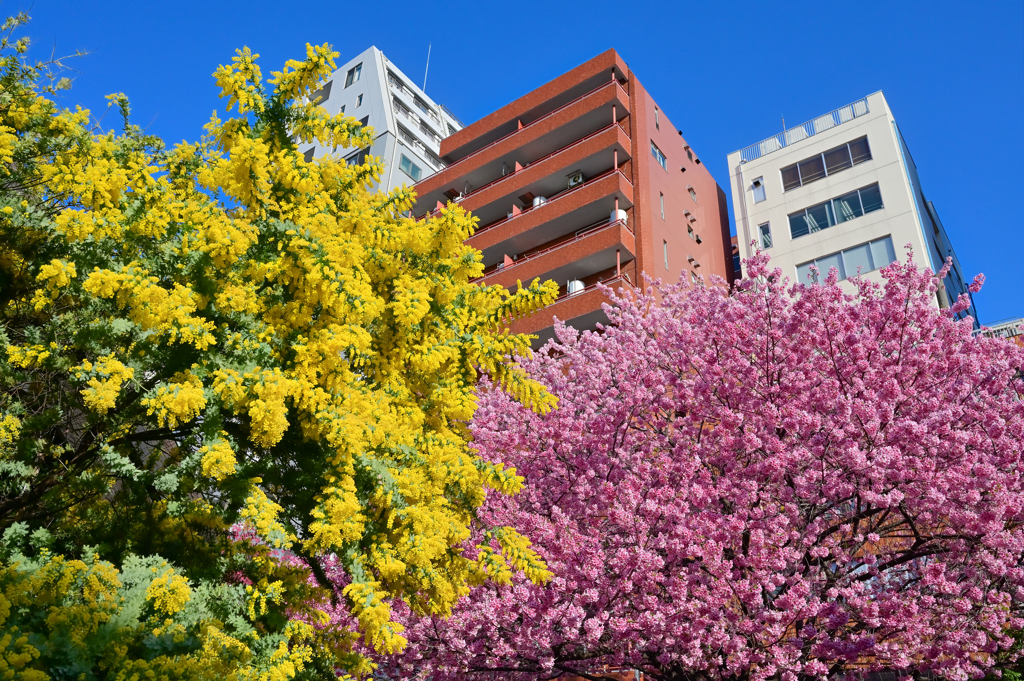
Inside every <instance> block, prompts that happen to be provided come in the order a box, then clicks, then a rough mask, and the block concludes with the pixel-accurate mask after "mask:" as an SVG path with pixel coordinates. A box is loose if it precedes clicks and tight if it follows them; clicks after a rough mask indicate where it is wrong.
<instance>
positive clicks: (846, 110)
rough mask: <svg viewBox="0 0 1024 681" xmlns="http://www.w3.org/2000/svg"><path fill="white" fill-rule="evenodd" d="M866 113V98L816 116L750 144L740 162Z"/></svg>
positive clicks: (741, 153)
mask: <svg viewBox="0 0 1024 681" xmlns="http://www.w3.org/2000/svg"><path fill="white" fill-rule="evenodd" d="M866 113H868V98H867V97H865V98H864V99H859V100H857V101H856V102H854V103H853V104H847V105H846V106H843V107H840V108H838V109H836V110H835V111H830V112H829V113H827V114H825V115H824V116H818V117H817V118H815V119H814V120H812V121H807V122H806V123H802V124H800V125H798V126H796V127H795V128H790V129H789V130H786V131H785V132H780V133H779V134H778V135H772V136H771V137H769V138H768V139H766V140H764V141H763V142H758V143H757V144H751V145H750V146H749V147H747V148H746V149H741V150H740V162H741V163H746V162H747V161H753V160H754V159H757V158H761V157H762V156H765V155H766V154H770V153H772V152H773V151H778V150H779V149H782V148H783V147H788V146H789V145H791V144H796V143H797V142H800V141H801V140H805V139H807V138H808V137H812V136H814V135H817V134H818V133H821V132H825V131H826V130H829V129H831V128H834V127H836V126H837V125H842V124H843V123H846V122H847V121H852V120H853V119H854V118H858V117H860V116H863V115H864V114H866Z"/></svg>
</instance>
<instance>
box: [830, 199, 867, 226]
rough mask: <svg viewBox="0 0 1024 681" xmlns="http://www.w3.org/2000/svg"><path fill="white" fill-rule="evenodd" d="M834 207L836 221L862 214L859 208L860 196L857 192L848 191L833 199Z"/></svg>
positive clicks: (844, 220) (850, 218) (843, 220)
mask: <svg viewBox="0 0 1024 681" xmlns="http://www.w3.org/2000/svg"><path fill="white" fill-rule="evenodd" d="M833 203H834V204H835V208H836V222H846V221H847V220H852V219H854V218H859V217H860V216H861V215H864V211H862V210H861V208H860V197H858V196H857V192H850V193H849V194H846V195H844V196H840V197H839V198H838V199H833Z"/></svg>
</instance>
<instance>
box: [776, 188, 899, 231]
mask: <svg viewBox="0 0 1024 681" xmlns="http://www.w3.org/2000/svg"><path fill="white" fill-rule="evenodd" d="M871 189H874V190H876V191H877V193H878V205H877V206H873V207H872V208H871V210H865V203H864V195H863V192H865V191H868V190H871ZM854 192H856V194H857V201H858V202H859V203H860V213H857V214H855V215H853V216H852V217H849V218H847V219H845V220H842V221H840V220H839V219H838V218H837V217H836V206H835V202H836V201H837V200H839V199H841V198H844V197H846V196H849V195H851V194H853V193H854ZM819 208H824V210H825V217H826V220H825V221H826V223H827V224H825V225H824V226H819V227H818V228H817V229H815V230H813V231H811V227H810V224H808V222H807V216H808V215H809V214H810V212H811V211H812V210H816V209H819ZM883 208H885V202H884V201H883V200H882V190H881V188H880V187H879V186H878V183H877V182H873V183H871V184H869V185H865V186H863V187H858V188H857V189H854V190H851V191H848V192H843V193H842V194H839V195H838V196H834V197H832V198H831V199H829V200H828V201H822V202H820V203H816V204H814V205H813V206H808V207H807V208H804V209H803V210H798V211H796V212H795V213H789V214H788V215H787V216H786V219H787V221H788V222H789V238H790V239H800V238H802V237H805V236H808V235H809V234H817V233H818V232H821V231H824V230H826V229H830V228H832V227H835V226H836V225H841V224H844V223H847V222H850V221H852V220H856V219H857V218H860V217H864V216H865V215H867V214H868V213H874V212H875V211H879V210H882V209H883ZM794 218H804V225H803V227H804V229H806V231H802V230H800V233H799V234H796V233H794V231H793V219H794Z"/></svg>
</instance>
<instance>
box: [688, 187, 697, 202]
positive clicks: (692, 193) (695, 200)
mask: <svg viewBox="0 0 1024 681" xmlns="http://www.w3.org/2000/svg"><path fill="white" fill-rule="evenodd" d="M689 189H690V198H691V199H693V202H694V203H697V192H695V191H693V187H690V188H689Z"/></svg>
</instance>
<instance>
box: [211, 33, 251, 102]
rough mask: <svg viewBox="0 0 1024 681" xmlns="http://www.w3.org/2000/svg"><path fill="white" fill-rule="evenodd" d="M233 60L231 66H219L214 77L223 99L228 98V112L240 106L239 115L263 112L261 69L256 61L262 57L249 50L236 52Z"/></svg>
mask: <svg viewBox="0 0 1024 681" xmlns="http://www.w3.org/2000/svg"><path fill="white" fill-rule="evenodd" d="M235 52H236V56H234V57H232V59H231V62H232V64H231V66H219V67H217V70H216V71H214V73H213V77H214V78H215V79H216V80H217V86H218V87H219V88H220V89H221V94H220V96H221V97H227V98H228V111H231V109H232V108H233V107H234V106H235V104H238V113H241V114H244V113H246V112H249V111H262V110H263V97H262V96H261V93H260V88H259V82H260V80H261V77H260V67H259V66H258V65H257V64H256V59H257V58H259V56H260V55H258V54H253V53H252V52H250V51H249V48H248V47H246V48H243V49H241V50H236V51H235Z"/></svg>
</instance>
